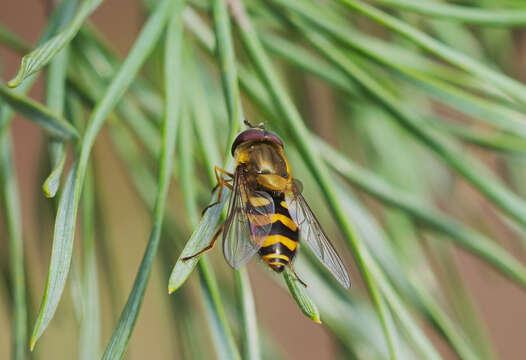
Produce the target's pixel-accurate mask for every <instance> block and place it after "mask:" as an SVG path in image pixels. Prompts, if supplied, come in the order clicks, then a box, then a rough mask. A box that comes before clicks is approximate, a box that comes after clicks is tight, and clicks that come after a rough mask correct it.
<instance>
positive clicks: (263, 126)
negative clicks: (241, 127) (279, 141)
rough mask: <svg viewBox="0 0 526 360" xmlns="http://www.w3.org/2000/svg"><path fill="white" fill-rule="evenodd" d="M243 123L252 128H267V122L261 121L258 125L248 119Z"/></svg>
mask: <svg viewBox="0 0 526 360" xmlns="http://www.w3.org/2000/svg"><path fill="white" fill-rule="evenodd" d="M243 123H244V124H245V125H246V126H248V127H249V128H251V129H262V130H265V124H264V123H259V124H258V125H252V124H251V123H250V122H249V121H248V120H247V119H244V120H243Z"/></svg>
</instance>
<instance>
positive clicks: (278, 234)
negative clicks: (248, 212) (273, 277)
mask: <svg viewBox="0 0 526 360" xmlns="http://www.w3.org/2000/svg"><path fill="white" fill-rule="evenodd" d="M272 199H273V200H274V214H272V220H271V221H272V226H271V228H270V232H269V234H268V235H267V236H266V237H265V240H264V242H263V244H262V246H261V249H259V255H260V256H261V258H262V259H263V260H264V261H265V262H266V263H267V264H268V265H269V266H270V267H271V268H272V269H273V270H274V271H276V272H282V271H283V270H284V269H285V266H286V265H288V264H289V263H290V262H292V259H293V258H294V255H295V254H296V249H297V247H298V239H299V237H298V227H297V226H296V224H295V223H294V221H293V220H292V218H291V217H290V213H289V211H288V210H287V204H286V203H285V198H284V196H283V194H281V195H279V196H273V197H272Z"/></svg>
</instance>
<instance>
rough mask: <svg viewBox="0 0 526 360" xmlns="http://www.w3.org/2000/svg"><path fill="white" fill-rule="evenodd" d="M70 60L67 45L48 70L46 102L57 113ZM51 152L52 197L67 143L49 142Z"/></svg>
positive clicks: (48, 184)
mask: <svg viewBox="0 0 526 360" xmlns="http://www.w3.org/2000/svg"><path fill="white" fill-rule="evenodd" d="M71 2H73V3H75V4H73V5H70V6H75V7H76V2H77V1H76V0H73V1H71ZM72 17H73V13H72V12H69V13H67V12H66V13H65V14H64V16H63V17H62V18H61V19H60V21H59V23H58V26H59V27H62V26H64V25H66V23H67V22H69V21H70V20H71V18H72ZM68 62H69V47H68V46H66V47H65V48H64V49H63V50H62V51H61V52H59V53H58V54H57V56H56V57H55V58H54V59H53V61H52V62H51V65H50V66H49V69H48V72H47V79H46V80H47V81H46V103H47V105H48V106H49V108H50V109H51V110H52V111H53V112H55V113H56V114H58V115H60V116H62V115H63V114H64V103H65V99H66V75H67V70H68ZM49 154H50V158H51V159H50V160H51V169H52V170H51V173H50V175H49V176H48V177H47V179H46V180H45V181H44V184H43V185H42V189H43V190H44V195H45V196H46V197H48V198H52V197H54V196H55V195H56V193H57V191H58V188H59V186H60V177H61V176H62V171H63V170H64V164H65V162H66V147H65V144H64V143H62V142H59V141H53V140H52V141H51V143H50V144H49Z"/></svg>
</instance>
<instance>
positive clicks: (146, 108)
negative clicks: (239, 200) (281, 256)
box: [0, 0, 526, 360]
mask: <svg viewBox="0 0 526 360" xmlns="http://www.w3.org/2000/svg"><path fill="white" fill-rule="evenodd" d="M101 4H102V0H83V1H69V0H63V1H61V2H60V3H59V4H57V5H56V8H54V9H52V10H53V11H52V12H51V14H50V16H49V19H48V21H47V24H46V27H45V28H44V29H43V31H42V36H41V37H40V40H39V41H38V43H37V44H36V45H35V46H31V45H29V44H27V43H26V42H25V41H24V40H22V39H21V38H20V37H19V36H18V35H17V34H15V33H13V32H11V31H10V30H9V29H8V28H7V27H6V26H4V25H3V24H1V23H0V45H3V46H5V47H6V48H7V49H8V51H11V52H13V53H15V54H18V56H19V57H20V66H19V68H18V70H16V71H15V70H12V72H13V73H9V74H6V75H9V76H11V77H12V78H13V79H12V80H11V81H9V82H8V81H7V78H4V79H3V83H4V84H5V85H3V84H0V186H1V196H0V200H1V201H0V204H1V206H0V226H1V227H0V237H1V239H3V238H4V237H5V239H6V241H5V244H4V243H1V244H0V248H1V247H2V246H4V247H6V248H8V251H6V252H5V253H2V254H0V260H5V261H6V264H8V265H6V266H0V273H1V275H2V276H1V277H0V278H2V279H5V280H6V281H5V284H6V287H5V291H4V287H3V283H2V286H0V296H1V297H2V300H3V301H0V305H2V304H6V307H5V308H3V309H0V315H2V314H3V313H5V314H7V315H8V316H9V318H10V319H11V324H10V325H9V326H10V329H11V339H12V346H11V348H10V350H9V352H8V353H4V352H2V351H3V350H2V349H0V357H7V356H8V354H9V355H10V356H11V358H12V359H15V360H23V359H26V358H28V356H30V355H29V350H34V351H35V352H36V353H37V354H36V356H37V357H38V358H54V359H55V358H56V359H60V358H69V357H68V355H62V352H61V349H60V347H57V346H50V344H56V343H60V344H66V343H67V344H68V348H69V347H72V346H73V345H70V344H75V346H76V348H75V349H69V350H71V351H72V352H71V353H74V354H77V355H78V357H79V358H80V359H97V358H102V359H105V360H110V359H121V358H123V357H124V356H125V354H126V352H127V351H128V348H130V349H129V351H130V352H132V353H133V355H132V356H133V357H138V358H139V357H141V355H136V354H135V353H137V354H141V349H147V350H146V353H148V354H154V353H155V351H158V349H161V350H160V351H161V353H162V357H163V358H172V357H177V356H179V355H180V356H182V358H185V359H186V358H188V359H201V358H206V359H208V358H218V359H222V360H223V359H224V360H230V359H250V360H260V359H271V358H272V359H276V358H287V357H286V356H284V355H283V354H291V355H292V354H293V351H295V350H294V347H293V344H292V340H290V339H287V340H290V345H291V346H290V348H288V346H289V342H288V341H284V340H283V337H276V336H275V334H274V331H276V330H282V329H281V328H280V326H281V324H284V323H286V322H291V323H292V324H294V326H295V327H294V328H293V330H291V331H293V332H294V334H300V335H301V336H303V331H304V328H305V327H307V326H309V327H310V326H312V327H316V326H323V327H325V328H326V329H327V334H329V336H331V337H332V338H333V340H334V341H333V344H334V346H333V350H332V351H333V352H332V353H331V355H330V356H332V357H331V358H342V359H422V358H423V359H441V358H444V357H446V356H447V355H446V354H450V353H453V354H454V356H457V357H459V358H462V359H469V360H472V359H473V360H474V359H494V358H497V353H496V351H495V348H499V349H500V348H505V347H506V346H504V345H503V343H499V344H497V345H498V346H495V345H496V341H504V340H502V338H503V337H495V338H493V337H491V336H490V333H489V332H488V331H487V328H488V327H491V326H492V323H491V322H490V321H491V319H492V317H488V316H485V314H482V315H481V313H480V311H479V307H480V301H479V299H477V298H476V297H475V296H473V293H471V290H472V289H473V288H474V286H475V285H473V284H470V282H471V281H473V282H476V280H477V278H476V277H474V276H466V275H464V274H463V273H462V270H463V269H464V270H465V269H467V268H469V266H472V267H475V268H476V269H478V270H480V269H481V268H482V270H480V271H487V269H493V270H496V272H495V273H496V274H498V276H496V279H495V280H494V281H498V282H502V283H506V282H511V283H513V284H514V285H515V286H516V287H517V288H519V289H520V291H521V292H523V291H525V290H526V289H525V288H526V265H525V264H524V261H523V260H524V259H522V258H520V254H522V253H523V251H524V248H523V247H524V245H525V244H526V231H525V228H526V200H525V199H524V195H525V194H526V190H525V187H524V182H523V178H524V175H525V174H526V161H524V160H525V159H524V157H525V156H526V92H525V89H526V86H525V85H524V84H523V83H522V82H521V81H520V80H519V78H520V77H519V74H520V72H519V70H520V69H517V68H515V67H514V65H513V64H515V63H519V62H520V61H519V60H520V59H519V58H518V56H520V55H518V54H517V53H516V52H515V50H514V48H516V46H515V45H516V44H517V43H518V42H519V41H520V39H521V38H522V34H519V31H518V29H520V28H521V27H524V26H526V6H525V5H524V4H523V3H522V2H520V1H515V0H509V1H505V2H498V1H470V2H469V4H468V2H465V3H464V4H463V3H452V2H446V1H433V2H425V1H417V0H400V1H395V0H371V1H365V0H335V1H322V0H308V1H290V0H268V1H264V0H188V1H182V0H160V1H152V0H144V1H139V0H138V1H136V2H133V4H134V6H139V7H140V8H141V11H142V12H143V13H144V15H145V17H144V23H143V24H142V26H141V30H140V31H139V33H138V35H137V38H136V39H135V41H134V42H133V46H132V47H131V48H130V50H129V52H128V53H127V54H126V55H124V56H123V55H121V54H120V53H119V52H118V51H116V50H115V48H117V46H115V45H117V44H115V43H112V41H113V40H112V38H113V37H112V34H104V33H103V32H101V31H100V30H99V28H98V27H97V25H94V24H93V23H91V22H90V21H89V17H90V15H91V14H92V13H93V12H94V11H96V10H97V11H111V9H109V8H107V7H102V6H100V5H101ZM1 7H2V5H0V11H1ZM99 8H100V9H99ZM119 26H120V25H119ZM0 55H1V54H0ZM0 63H2V61H1V59H0ZM44 69H45V70H46V72H45V75H46V76H45V77H44V76H42V74H43V73H44V72H43V71H42V70H44ZM13 74H16V75H14V76H13ZM39 76H41V77H42V78H43V80H44V82H45V87H44V89H45V96H44V97H43V100H42V99H39V98H37V99H34V98H30V97H29V96H28V95H27V94H28V91H29V90H30V88H31V87H32V85H33V83H34V80H35V79H36V78H37V77H39ZM14 114H18V115H19V117H14V116H13V115H14ZM20 117H22V118H26V119H27V120H29V121H30V123H28V124H27V125H24V126H26V127H23V126H20V125H21V124H19V122H21V120H20ZM245 119H247V120H249V121H250V122H251V123H253V124H258V123H261V122H264V123H265V126H266V128H268V129H270V130H272V131H275V132H277V133H278V134H279V135H280V137H281V138H282V139H283V141H284V144H285V146H284V148H285V153H286V154H287V156H288V157H289V160H290V162H291V166H292V173H293V176H294V177H295V178H298V179H301V180H302V181H303V184H304V189H303V194H304V196H305V197H306V198H307V199H308V201H309V203H310V206H311V207H312V209H313V210H314V212H315V213H316V215H317V216H318V217H319V221H320V223H321V224H322V225H323V227H324V228H325V230H326V232H327V234H329V237H330V238H331V239H332V242H333V243H334V245H335V248H336V249H337V250H338V252H339V253H340V255H342V258H344V259H345V262H346V264H347V265H348V268H349V270H350V276H351V279H352V283H353V287H352V288H351V289H350V290H346V289H344V288H342V287H341V286H340V285H339V283H338V282H337V281H336V280H335V279H333V278H332V276H331V274H330V273H329V272H328V271H327V270H326V269H325V268H324V267H323V266H322V265H321V264H320V263H319V262H318V261H317V259H316V257H315V256H314V254H313V253H311V252H310V251H309V249H308V247H307V244H304V243H301V240H300V243H301V244H302V245H301V247H300V250H299V255H298V259H297V261H296V263H295V270H296V271H297V273H298V274H300V277H301V279H302V280H304V281H305V282H306V283H307V287H306V288H305V287H304V286H303V285H302V284H301V282H300V281H299V280H298V278H297V277H296V275H295V274H293V273H292V272H291V271H289V270H288V269H287V271H285V272H284V274H283V276H277V275H276V274H275V273H273V272H271V271H269V270H268V269H267V268H266V266H265V264H264V263H260V264H254V266H252V265H250V266H248V267H245V268H243V269H241V270H233V269H231V268H230V267H229V266H228V265H227V264H226V262H225V261H224V260H223V258H222V254H221V251H220V250H219V248H220V247H221V246H216V247H215V248H213V249H212V250H211V251H210V252H207V253H206V254H204V255H202V256H199V257H194V258H192V259H190V260H184V261H183V259H184V258H185V257H188V256H191V255H193V254H195V253H197V252H198V251H200V250H201V249H204V248H205V247H206V246H207V245H209V244H210V242H211V241H212V238H213V237H214V235H217V232H218V229H220V226H221V223H222V222H224V221H225V217H226V211H227V208H228V200H229V197H230V195H231V190H230V189H229V188H227V187H226V186H224V185H221V186H222V189H221V188H219V187H216V188H214V185H215V182H216V178H215V174H214V166H216V165H217V166H221V167H223V168H225V169H228V170H229V171H233V166H234V164H233V161H232V158H231V154H230V147H231V144H232V142H233V140H234V138H235V137H236V135H237V134H238V133H239V132H240V131H241V130H243V129H244V124H243V121H244V120H245ZM27 126H31V127H35V128H39V129H40V130H41V133H42V135H43V137H44V138H45V143H44V146H43V147H41V148H39V147H37V146H28V144H29V142H24V141H23V139H24V138H25V136H26V134H23V133H22V132H23V131H24V129H26V128H27ZM12 133H13V134H14V136H13V134H12ZM18 151H23V152H29V153H39V156H40V158H39V159H40V160H42V163H43V164H45V166H41V167H40V170H41V174H39V175H38V176H39V177H38V181H39V182H40V184H39V183H37V181H33V180H31V181H28V179H27V178H26V177H24V176H20V174H18V173H17V167H16V166H15V164H17V166H20V165H19V163H20V160H21V159H27V158H28V157H27V156H20V158H18V154H17V152H18ZM19 159H20V160H19ZM44 159H45V161H44ZM116 163H117V164H118V165H116ZM24 168H26V167H24ZM40 187H41V188H42V189H43V192H42V191H40ZM219 191H221V192H222V196H221V199H220V202H219V204H217V205H216V206H213V207H211V208H209V209H208V211H206V212H205V213H204V214H203V215H202V216H201V217H200V216H199V212H200V210H201V209H202V208H204V207H205V206H206V205H207V204H210V203H212V202H215V201H216V199H217V196H218V193H219ZM130 192H131V193H132V194H134V195H133V196H130V195H129V193H130ZM25 194H31V195H33V196H36V197H37V198H36V199H28V198H26V197H25ZM52 198H54V199H52ZM130 198H133V199H134V200H133V201H135V202H133V204H134V205H133V206H127V205H123V204H128V203H129V202H130V201H132V200H130ZM22 199H23V200H24V201H22ZM30 201H31V202H30ZM43 203H48V205H49V206H45V205H43ZM29 204H31V205H29ZM25 206H31V208H28V209H30V210H28V209H25V208H24V207H25ZM33 208H35V209H38V223H35V224H33V223H31V222H32V221H34V219H33V218H32V217H31V216H28V214H29V213H31V211H33V210H32V209H33ZM130 209H138V210H137V211H142V215H141V216H139V215H135V216H137V217H136V218H131V217H132V216H133V214H131V212H132V211H131V210H130ZM49 210H51V211H52V212H53V214H52V216H48V215H46V214H48V213H49ZM116 213H117V214H118V215H115V214H116ZM78 214H79V216H77V215H78ZM112 214H113V215H112ZM144 215H146V216H144ZM148 215H149V216H148ZM77 222H78V226H79V227H80V228H79V229H78V230H77ZM4 225H5V226H4ZM35 229H37V230H35ZM50 229H52V234H49V232H50ZM79 230H80V231H79ZM35 232H38V234H39V235H38V239H33V236H32V235H31V234H34V233H35ZM148 233H149V236H148ZM77 237H78V238H79V239H76V238H77ZM46 239H47V240H46ZM219 239H221V236H219ZM220 242H221V240H219V241H218V243H220ZM457 249H463V251H462V252H459V251H457ZM35 250H36V251H35ZM35 253H36V254H37V255H35ZM79 253H80V254H81V256H78V254H79ZM159 253H160V254H159ZM466 253H469V254H471V255H473V256H474V257H476V258H478V260H479V262H477V264H476V265H466V264H464V260H466V259H468V260H469V257H470V255H467V254H466ZM159 255H161V256H159ZM35 256H38V259H39V261H35V259H36V257H35ZM256 257H257V256H256ZM140 258H142V260H139V259H140ZM254 262H256V261H254ZM468 262H469V261H468ZM70 267H72V269H71V270H72V271H71V272H70ZM486 268H487V269H486ZM249 270H250V276H249ZM71 273H72V274H71ZM194 273H195V274H194ZM471 273H474V271H471ZM42 274H43V276H42ZM261 274H262V276H260V275H261ZM264 276H266V278H268V279H271V281H267V280H265V279H264V278H263V277H264ZM492 276H493V275H492ZM124 279H126V280H124ZM44 281H45V283H44ZM272 281H273V282H274V283H276V284H277V285H278V286H275V285H276V284H273V283H272ZM149 283H152V284H151V285H150V286H148V284H149ZM68 284H69V285H70V288H71V289H70V290H71V291H70V293H71V296H70V294H69V293H68V291H64V290H65V289H68ZM116 284H117V285H116ZM166 285H168V293H169V294H167V293H166V290H165V289H166ZM362 285H363V286H362ZM282 295H285V297H283V298H284V299H289V300H290V301H289V302H286V301H280V304H278V306H281V307H283V311H281V310H280V311H277V310H276V311H274V314H276V313H286V314H288V315H287V316H280V317H278V318H276V317H274V318H269V316H268V315H267V311H269V308H268V306H270V305H267V302H268V303H269V304H270V303H272V302H274V303H275V301H274V299H282V297H281V296H282ZM509 296H518V295H517V294H516V293H513V292H510V295H509ZM40 299H41V303H40V309H39V310H38V308H37V307H36V306H37V305H38V301H39V300H40ZM504 300H505V299H503V303H502V304H505V301H504ZM72 303H73V304H72ZM152 304H155V305H152ZM71 305H73V308H74V310H75V311H74V312H72V311H70V309H68V306H71ZM280 309H281V308H280ZM492 311H495V312H498V311H511V310H508V309H505V307H504V309H501V308H500V304H499V305H498V306H496V307H495V309H492ZM143 313H147V314H148V315H143V316H142V317H141V314H143ZM167 313H169V314H170V316H166V314H167ZM302 313H303V314H304V315H306V316H307V318H308V319H307V318H305V317H303V315H302ZM73 314H75V316H74V315H73ZM106 315H109V316H106ZM28 317H29V319H28ZM141 319H142V320H141ZM309 319H310V320H312V321H310V320H309ZM138 320H139V322H137V321H138ZM303 320H305V322H304V323H302V322H301V321H303ZM146 321H147V322H148V324H147V325H145V323H142V322H146ZM28 324H29V325H30V326H31V327H32V329H33V331H32V334H31V333H30V332H29V331H28ZM53 324H57V326H53ZM65 324H67V325H65ZM0 325H1V324H0ZM136 325H137V326H136ZM66 326H74V327H77V328H78V331H67V330H65V327H66ZM517 326H520V325H517ZM146 327H147V328H148V331H147V332H145V330H144V329H145V328H146ZM285 328H287V329H290V328H291V325H287V326H286V327H285ZM0 329H3V328H2V327H0ZM522 330H524V331H526V329H524V328H522ZM134 331H136V332H140V333H141V336H136V337H133V334H134ZM431 333H433V334H431ZM432 335H433V336H432ZM146 336H148V339H146ZM105 337H106V338H105ZM75 338H77V339H75ZM290 338H293V336H291V337H290ZM439 338H442V340H440V339H439ZM40 339H42V340H40ZM57 339H58V340H57ZM174 339H175V340H174ZM505 340H507V339H505ZM37 341H38V344H37ZM40 341H42V343H43V344H42V346H41V345H40ZM319 341H321V340H320V339H316V338H313V339H311V338H305V339H303V338H302V344H301V346H302V347H305V348H309V349H311V348H316V346H317V344H318V342H319ZM509 341H512V340H509ZM174 344H175V345H174ZM277 344H279V345H277ZM445 344H446V345H445ZM516 345H517V347H518V346H520V344H516ZM63 346H64V347H66V346H65V345H63ZM320 346H321V345H320ZM444 346H447V347H449V349H448V350H444ZM4 355H5V356H4ZM498 355H501V354H498ZM506 355H507V356H512V355H509V354H508V353H506ZM61 356H63V357H61ZM160 356H161V355H160ZM299 356H303V357H305V358H309V357H308V356H309V354H306V355H305V354H302V355H298V356H292V357H294V358H297V357H299Z"/></svg>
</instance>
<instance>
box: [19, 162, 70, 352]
mask: <svg viewBox="0 0 526 360" xmlns="http://www.w3.org/2000/svg"><path fill="white" fill-rule="evenodd" d="M77 173H78V163H75V164H74V165H73V167H72V168H71V170H70V172H69V175H68V178H67V180H66V183H65V185H64V191H63V192H62V195H61V196H60V200H59V204H58V211H57V218H56V220H55V230H54V233H53V249H52V252H51V261H50V264H49V271H48V276H47V281H46V288H45V291H44V297H43V299H42V304H41V305H40V311H39V313H38V317H37V320H36V323H35V327H34V328H33V334H32V335H31V340H30V345H29V346H30V348H31V350H33V348H34V347H35V344H36V342H37V340H38V339H39V338H40V336H41V335H42V333H43V332H44V330H46V328H47V327H48V325H49V322H50V321H51V319H52V318H53V315H55V311H56V310H57V306H58V303H59V301H60V297H61V296H62V292H63V291H64V286H65V285H66V277H67V274H68V271H69V265H70V263H71V254H72V251H73V236H74V233H75V215H76V212H77V209H76V207H75V202H78V199H76V196H78V195H79V194H78V193H76V192H75V179H76V177H77Z"/></svg>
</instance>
